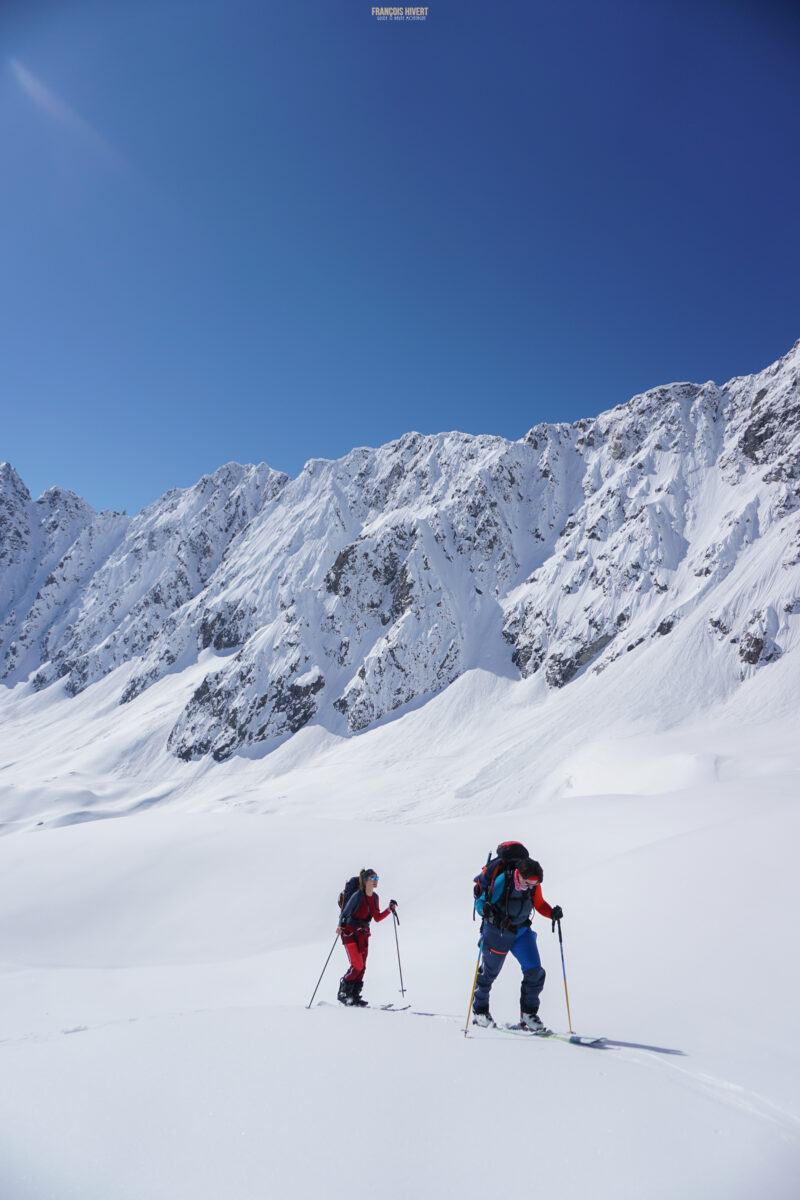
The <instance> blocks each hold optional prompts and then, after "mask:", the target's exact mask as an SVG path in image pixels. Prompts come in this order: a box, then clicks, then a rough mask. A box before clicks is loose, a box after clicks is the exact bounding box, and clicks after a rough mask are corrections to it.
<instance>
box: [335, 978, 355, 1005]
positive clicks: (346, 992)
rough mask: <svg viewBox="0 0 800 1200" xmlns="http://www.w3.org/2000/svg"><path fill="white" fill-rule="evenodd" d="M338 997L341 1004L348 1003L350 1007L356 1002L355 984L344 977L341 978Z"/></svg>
mask: <svg viewBox="0 0 800 1200" xmlns="http://www.w3.org/2000/svg"><path fill="white" fill-rule="evenodd" d="M336 999H337V1000H338V1001H339V1003H340V1004H346V1005H347V1006H348V1007H349V1006H350V1005H351V1004H353V1003H354V1000H353V984H352V983H350V981H349V980H347V979H345V978H344V977H342V978H341V979H340V980H339V994H338V996H337V997H336Z"/></svg>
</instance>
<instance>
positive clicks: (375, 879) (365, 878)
mask: <svg viewBox="0 0 800 1200" xmlns="http://www.w3.org/2000/svg"><path fill="white" fill-rule="evenodd" d="M368 879H371V880H372V882H373V883H377V882H378V876H377V875H365V876H364V883H366V882H367V880H368Z"/></svg>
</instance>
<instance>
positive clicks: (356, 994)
mask: <svg viewBox="0 0 800 1200" xmlns="http://www.w3.org/2000/svg"><path fill="white" fill-rule="evenodd" d="M363 986H364V980H363V979H359V980H358V981H357V982H356V983H351V984H350V989H351V994H352V997H353V999H352V1000H351V1001H350V1003H351V1004H354V1005H355V1006H356V1008H369V1004H368V1003H367V1001H366V1000H362V999H361V989H362V988H363Z"/></svg>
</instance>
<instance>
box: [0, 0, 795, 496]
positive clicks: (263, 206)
mask: <svg viewBox="0 0 800 1200" xmlns="http://www.w3.org/2000/svg"><path fill="white" fill-rule="evenodd" d="M0 14H1V15H0V44H1V45H2V50H3V58H2V62H0V143H1V144H2V148H3V155H2V161H3V173H2V186H0V261H1V262H2V264H3V270H2V276H1V277H0V389H1V390H0V405H1V406H2V411H3V416H2V423H1V424H0V431H1V432H2V437H1V438H0V458H6V459H8V460H9V461H11V462H12V463H13V465H14V466H15V467H16V468H17V470H18V471H19V472H20V474H21V475H22V477H23V479H24V480H25V482H26V483H27V484H28V486H29V488H30V489H31V491H32V492H33V493H34V495H37V494H38V493H39V492H40V491H41V490H42V489H44V488H45V487H49V486H51V485H52V484H60V485H61V486H64V487H69V488H72V489H73V490H75V491H77V492H79V493H80V494H81V495H83V496H85V497H86V499H87V500H89V502H90V503H91V504H93V505H94V506H95V507H97V508H104V507H108V508H116V509H122V508H127V509H128V511H136V510H138V509H139V508H141V507H142V506H143V505H144V504H146V503H148V502H149V501H151V500H153V499H155V498H156V497H157V496H158V495H160V494H161V493H162V492H163V491H165V490H166V489H167V488H169V487H172V486H187V485H189V484H191V483H193V482H194V481H195V480H196V479H197V478H199V477H200V476H201V475H202V474H203V473H205V472H207V471H212V470H214V469H215V468H216V467H217V466H219V465H220V464H222V463H223V462H226V461H228V460H230V459H236V460H238V461H240V462H255V461H262V460H264V461H266V462H268V463H270V465H272V466H274V467H276V468H279V469H282V470H285V471H287V472H289V473H290V474H296V473H297V472H298V471H299V469H300V468H301V466H302V464H303V463H304V462H305V461H306V460H307V459H308V458H311V457H328V458H330V457H338V456H340V455H342V454H345V453H346V452H347V451H348V450H349V449H351V448H352V447H353V446H357V445H378V444H381V443H382V442H385V441H388V440H390V439H392V438H394V437H397V436H399V435H401V434H402V433H403V432H405V431H407V430H409V429H417V430H421V431H423V432H438V431H440V430H449V429H462V430H467V431H469V432H474V433H479V432H488V433H498V434H502V435H504V436H506V437H512V438H516V437H520V436H522V434H524V433H525V431H526V430H527V429H528V428H530V426H531V425H533V424H535V423H536V422H538V421H559V420H566V421H572V420H576V419H578V418H579V417H582V416H592V415H595V414H596V413H598V412H600V411H602V410H603V409H605V408H608V407H611V406H613V405H614V404H618V403H621V402H623V401H625V400H627V399H628V398H629V396H631V395H632V394H634V393H636V392H638V391H642V390H644V389H646V388H647V387H654V386H657V385H659V384H662V383H668V382H671V381H673V380H682V379H692V380H699V381H703V380H706V379H712V378H713V379H716V380H717V381H718V382H722V381H724V380H725V379H728V378H730V377H731V376H733V375H737V374H745V373H749V372H751V371H755V370H758V369H760V368H762V367H763V366H765V365H766V364H767V363H769V362H771V361H772V360H773V359H775V358H777V357H778V356H779V355H781V354H783V353H785V352H786V351H787V350H788V349H789V348H790V346H791V345H792V343H793V342H794V341H795V340H796V338H797V337H799V336H800V303H799V302H798V295H800V290H799V289H798V283H797V280H798V276H799V275H800V234H799V233H798V217H797V213H798V199H797V198H798V195H800V160H799V159H798V154H797V147H798V145H800V136H799V135H800V72H799V71H798V70H797V63H798V61H799V60H800V18H799V17H798V15H797V12H796V6H795V5H792V4H788V3H787V4H783V3H778V2H777V0H760V3H752V4H751V3H748V2H746V0H728V3H726V4H721V3H719V2H715V3H706V2H705V0H695V2H694V3H690V2H689V0H644V2H643V0H619V2H616V3H605V4H604V3H598V2H597V0H559V2H558V3H555V2H554V0H525V2H522V0H484V2H483V3H476V2H474V0H431V2H430V4H429V5H428V18H427V20H426V21H424V22H414V23H412V22H403V23H398V22H392V23H388V22H379V21H377V20H375V19H374V17H373V16H372V15H371V6H370V5H369V4H364V3H361V2H360V0H358V2H356V0H283V2H277V0H190V2H183V0H102V2H97V0H95V2H93V0H83V2H81V0H74V2H73V0H58V2H56V0H52V2H49V3H48V2H46V0H41V2H38V3H37V2H36V0H27V2H25V3H23V2H22V0H19V2H14V0H6V3H4V4H3V6H2V9H0Z"/></svg>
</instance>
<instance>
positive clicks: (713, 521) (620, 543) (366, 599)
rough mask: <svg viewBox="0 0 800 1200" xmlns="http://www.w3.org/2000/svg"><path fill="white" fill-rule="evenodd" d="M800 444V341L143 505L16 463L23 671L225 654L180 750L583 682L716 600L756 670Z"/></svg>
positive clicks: (716, 619)
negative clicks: (704, 372) (472, 688)
mask: <svg viewBox="0 0 800 1200" xmlns="http://www.w3.org/2000/svg"><path fill="white" fill-rule="evenodd" d="M799 464H800V342H799V343H798V344H797V345H795V347H794V348H793V350H792V351H791V352H790V353H789V354H788V355H786V356H785V357H784V358H783V359H781V360H780V361H779V362H777V363H775V364H773V365H772V366H771V367H769V368H767V370H765V371H762V372H761V373H760V374H758V375H754V376H748V377H744V378H740V379H734V380H732V381H730V382H729V383H728V384H726V385H724V386H717V385H715V384H713V383H707V384H704V385H702V386H701V385H695V384H674V385H671V386H669V387H660V388H656V389H654V390H653V391H650V392H647V393H645V394H643V395H641V396H636V397H634V398H633V399H632V400H630V401H629V402H628V403H627V404H623V405H620V406H619V407H618V408H616V409H613V410H612V411H610V412H606V413H602V414H601V415H600V416H598V417H597V418H594V419H584V420H581V421H578V422H576V423H575V424H574V425H564V424H559V425H538V426H536V427H534V428H533V429H532V430H531V431H530V432H529V433H528V434H527V435H526V436H525V437H523V438H521V439H520V440H519V441H518V442H509V441H506V440H505V439H502V438H497V437H488V436H483V437H471V436H468V435H465V434H457V433H453V434H441V435H437V436H427V437H426V436H422V435H420V434H408V435H406V436H405V437H403V438H401V439H400V440H399V441H397V442H394V443H391V444H390V445H388V446H383V447H381V448H379V449H377V450H367V449H359V450H354V451H353V452H352V453H351V454H349V455H348V456H347V457H345V458H343V459H341V460H339V461H336V462H328V461H322V460H313V461H312V462H309V463H308V464H307V465H306V467H305V468H304V470H303V471H302V472H301V474H300V475H299V476H298V477H297V478H296V479H293V480H290V479H288V478H287V477H286V476H285V475H281V474H279V473H277V472H274V471H271V470H270V468H268V467H267V466H265V465H264V464H262V465H260V466H257V467H252V466H251V467H241V466H238V465H236V464H228V466H226V467H222V468H220V470H219V471H217V472H215V474H214V475H212V476H207V477H205V478H204V479H202V480H201V481H200V482H199V483H198V484H196V485H195V486H194V487H193V488H189V489H186V490H185V491H173V492H169V493H167V494H166V495H165V496H163V497H162V498H161V499H160V500H159V501H156V502H155V503H154V504H152V505H150V506H149V507H148V508H146V509H145V510H144V511H143V512H142V513H140V514H139V516H137V517H134V518H130V517H127V516H124V515H120V514H116V513H100V514H96V513H94V512H93V510H92V509H91V508H90V507H89V506H88V505H86V504H85V503H84V502H83V501H81V500H80V499H79V498H78V497H76V496H74V495H72V494H71V493H68V492H62V491H60V490H59V489H52V490H51V491H50V492H47V493H45V495H44V496H42V497H41V498H40V499H39V500H37V501H35V502H34V501H32V500H31V498H30V496H29V494H28V492H27V490H26V488H25V487H24V484H23V483H22V481H21V480H20V479H19V477H18V476H17V475H16V473H15V472H14V471H13V469H12V468H11V467H9V466H8V464H4V465H3V467H2V468H0V569H1V570H2V577H1V578H2V590H1V591H0V621H2V625H0V638H1V639H2V640H1V641H0V656H2V657H1V659H0V661H2V677H3V678H4V679H5V681H6V683H7V684H9V685H12V684H15V683H23V682H25V681H27V683H26V686H33V687H35V688H43V687H46V686H48V685H49V684H50V683H52V682H53V681H55V680H57V679H64V680H65V684H66V690H67V692H68V693H73V694H74V693H77V692H79V691H80V690H82V689H83V688H85V687H86V686H88V685H89V684H90V683H92V682H93V681H95V680H97V679H100V678H101V677H103V676H104V675H106V674H108V673H109V672H110V671H113V670H114V669H115V668H116V667H118V666H119V665H121V664H123V663H133V664H135V666H134V670H133V672H132V673H131V672H128V675H129V678H128V681H127V683H126V685H125V686H124V688H121V694H120V700H121V702H124V703H130V702H133V701H135V700H136V698H137V697H139V696H141V695H142V693H143V692H145V691H146V690H147V688H148V687H150V686H151V684H152V683H154V682H155V681H156V680H158V679H160V678H162V677H163V676H164V674H165V673H167V672H170V671H177V670H180V669H182V668H183V667H186V666H189V665H190V664H194V663H196V662H197V661H198V656H199V655H206V656H208V655H211V658H210V659H209V662H208V670H207V672H206V675H205V678H204V679H203V681H202V683H201V684H200V685H199V686H198V687H197V688H196V690H195V692H194V694H193V695H192V697H191V699H190V701H189V703H188V704H187V705H186V708H185V709H184V711H183V712H182V713H181V715H180V716H179V717H178V719H177V721H176V722H175V723H174V726H173V727H172V729H171V730H169V731H165V736H166V735H167V733H168V738H169V746H170V748H171V750H172V751H173V752H174V753H175V754H176V755H177V756H178V757H180V758H183V759H192V758H196V757H200V756H203V755H207V754H210V755H212V756H214V757H215V758H217V759H224V758H226V757H229V756H230V755H231V754H233V753H235V752H236V751H237V750H238V749H240V748H242V747H246V746H249V745H253V744H259V743H267V744H269V743H270V742H271V740H272V739H280V738H285V737H287V736H291V735H292V734H293V733H295V732H297V731H298V730H299V729H300V728H302V727H303V726H304V725H305V724H307V723H308V722H309V721H312V720H319V721H323V722H325V723H326V724H328V725H329V726H331V727H332V728H336V729H340V730H341V731H343V732H350V733H356V732H358V731H360V730H363V729H365V728H367V727H368V726H369V725H371V724H373V723H374V722H375V721H378V720H380V719H381V718H382V717H385V716H386V715H388V714H391V713H393V712H396V711H397V710H398V709H401V708H402V707H403V706H404V705H407V704H408V703H410V702H419V701H421V700H423V699H424V698H425V697H426V696H428V695H431V694H432V693H434V692H436V691H439V690H441V689H442V688H444V687H446V686H447V685H448V684H449V683H451V682H452V681H453V680H454V679H455V678H457V677H458V675H459V674H461V673H462V672H463V671H465V670H468V669H470V668H473V667H477V666H481V667H485V668H488V669H490V670H495V671H503V672H506V673H509V672H512V671H514V672H517V673H518V675H519V676H520V677H528V676H531V675H534V674H537V673H540V672H541V675H542V678H544V679H545V680H546V682H547V685H548V686H549V687H551V688H562V687H565V686H568V685H569V684H570V683H571V681H573V680H574V679H575V678H576V677H577V676H579V675H581V674H585V673H586V672H599V671H602V670H605V669H607V668H609V667H611V666H612V665H613V664H614V663H615V662H616V661H617V660H618V659H620V658H621V657H622V656H626V655H629V654H632V653H635V654H646V653H647V652H648V647H649V646H657V645H659V644H666V643H665V642H663V639H669V638H672V639H674V638H675V636H676V634H675V633H674V631H675V630H676V628H678V627H680V628H684V627H686V623H689V624H691V623H692V622H694V621H697V622H698V624H697V628H698V630H699V631H700V632H698V634H697V637H698V638H704V639H707V641H708V644H709V646H713V647H714V653H715V654H717V655H719V656H720V660H721V661H722V662H723V663H724V664H726V665H725V670H726V671H727V673H728V677H729V680H730V686H731V687H734V686H738V685H740V684H741V682H742V681H743V680H744V679H746V678H747V677H749V675H750V674H752V673H753V672H755V671H758V670H761V669H763V668H765V667H766V666H768V665H769V664H770V663H772V662H774V661H776V659H777V658H778V657H780V656H781V654H782V653H783V652H784V651H785V650H786V648H787V646H789V644H790V643H792V642H793V640H796V637H797V632H796V629H795V626H796V623H797V618H798V616H800V468H799ZM203 661H205V660H203Z"/></svg>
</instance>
